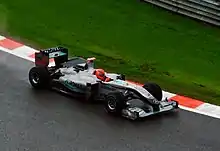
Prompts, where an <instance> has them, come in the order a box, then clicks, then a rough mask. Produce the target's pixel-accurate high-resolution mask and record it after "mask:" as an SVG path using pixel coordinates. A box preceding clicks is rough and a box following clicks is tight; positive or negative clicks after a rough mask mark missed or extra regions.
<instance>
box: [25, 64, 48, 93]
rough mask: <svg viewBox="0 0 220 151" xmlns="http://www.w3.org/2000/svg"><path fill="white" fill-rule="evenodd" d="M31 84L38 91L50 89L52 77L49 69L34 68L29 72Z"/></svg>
mask: <svg viewBox="0 0 220 151" xmlns="http://www.w3.org/2000/svg"><path fill="white" fill-rule="evenodd" d="M29 82H30V84H31V85H32V87H34V88H36V89H44V88H48V87H49V84H50V76H49V72H48V70H47V68H45V67H33V68H31V70H30V71H29Z"/></svg>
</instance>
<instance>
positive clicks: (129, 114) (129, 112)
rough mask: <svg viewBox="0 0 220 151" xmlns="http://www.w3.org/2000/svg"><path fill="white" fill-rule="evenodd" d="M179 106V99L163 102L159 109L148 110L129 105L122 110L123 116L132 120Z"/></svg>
mask: <svg viewBox="0 0 220 151" xmlns="http://www.w3.org/2000/svg"><path fill="white" fill-rule="evenodd" d="M177 108H178V102H177V101H170V102H162V103H161V106H160V110H159V111H152V110H151V111H149V112H147V111H145V110H143V109H141V108H139V107H127V108H125V109H123V110H122V116H123V117H126V118H128V119H131V120H136V119H139V118H144V117H148V116H151V115H155V114H159V113H163V112H169V111H172V110H174V109H177Z"/></svg>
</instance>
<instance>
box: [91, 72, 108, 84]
mask: <svg viewBox="0 0 220 151" xmlns="http://www.w3.org/2000/svg"><path fill="white" fill-rule="evenodd" d="M93 74H94V75H95V76H96V77H97V78H98V79H100V80H102V81H104V82H109V81H111V78H109V77H107V76H106V75H105V71H104V70H103V69H95V71H94V72H93Z"/></svg>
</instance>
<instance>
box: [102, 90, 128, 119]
mask: <svg viewBox="0 0 220 151" xmlns="http://www.w3.org/2000/svg"><path fill="white" fill-rule="evenodd" d="M125 106H126V100H125V97H124V95H123V94H122V93H121V92H111V93H109V94H108V95H107V96H106V98H105V109H106V111H107V112H108V113H110V114H112V115H121V112H122V110H123V109H124V108H125Z"/></svg>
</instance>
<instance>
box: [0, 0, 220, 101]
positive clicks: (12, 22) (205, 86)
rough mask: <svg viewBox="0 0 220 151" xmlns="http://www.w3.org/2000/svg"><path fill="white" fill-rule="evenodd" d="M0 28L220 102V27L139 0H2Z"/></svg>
mask: <svg viewBox="0 0 220 151" xmlns="http://www.w3.org/2000/svg"><path fill="white" fill-rule="evenodd" d="M0 32H1V33H2V34H4V35H6V36H10V37H13V38H15V39H17V40H19V41H22V42H24V43H26V44H28V45H30V46H33V47H35V48H47V47H53V46H56V45H62V46H66V47H68V48H69V49H70V50H71V53H72V54H75V55H84V56H96V57H97V66H102V67H104V68H106V69H108V71H113V72H120V73H124V74H126V75H127V76H128V78H130V79H132V80H136V81H139V82H145V81H148V80H150V81H155V82H157V83H159V84H160V85H161V86H162V88H163V89H164V90H167V91H171V92H174V93H179V94H182V95H186V96H190V97H193V98H196V99H203V100H206V101H207V102H212V103H215V104H220V101H219V99H220V80H219V77H220V68H219V66H220V50H219V48H220V47H219V44H220V30H219V29H217V28H214V27H211V26H208V25H204V24H202V23H198V22H196V21H193V20H191V19H189V18H186V17H181V16H178V15H173V14H171V13H170V12H167V11H164V10H162V9H159V8H156V7H152V6H151V5H149V4H146V3H138V2H137V1H136V0H93V1H91V0H63V1H59V0H53V1H52V0H32V1H30V0H19V1H18V0H1V1H0Z"/></svg>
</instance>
